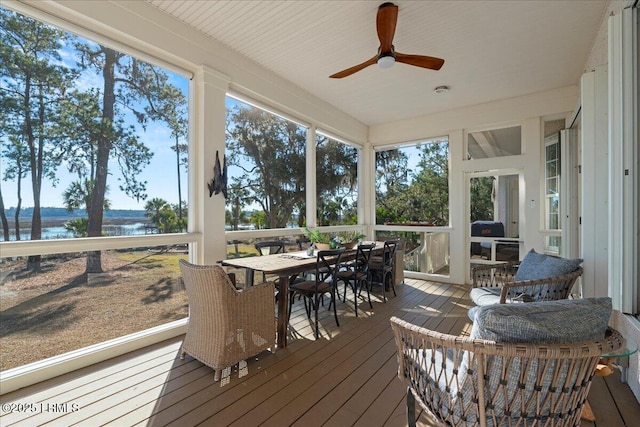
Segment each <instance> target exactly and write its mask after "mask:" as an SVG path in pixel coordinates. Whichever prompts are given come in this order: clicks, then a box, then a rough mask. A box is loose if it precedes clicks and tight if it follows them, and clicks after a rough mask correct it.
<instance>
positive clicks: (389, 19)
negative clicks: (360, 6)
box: [329, 3, 444, 79]
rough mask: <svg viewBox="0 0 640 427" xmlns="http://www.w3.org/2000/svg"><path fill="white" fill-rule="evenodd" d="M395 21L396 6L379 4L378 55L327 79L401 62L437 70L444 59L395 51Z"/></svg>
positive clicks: (377, 18)
mask: <svg viewBox="0 0 640 427" xmlns="http://www.w3.org/2000/svg"><path fill="white" fill-rule="evenodd" d="M397 21H398V6H396V5H395V4H393V3H383V4H381V5H380V6H379V7H378V16H377V17H376V28H377V30H378V39H379V40H380V47H379V48H378V54H377V55H375V56H374V57H373V58H371V59H369V60H367V61H365V62H363V63H362V64H358V65H356V66H354V67H351V68H347V69H346V70H342V71H339V72H337V73H335V74H332V75H330V76H329V77H330V78H332V79H341V78H343V77H347V76H350V75H351V74H353V73H356V72H358V71H360V70H362V69H364V68H366V67H368V66H369V65H373V64H378V65H379V66H380V68H389V67H391V66H392V65H393V64H394V63H395V62H403V63H405V64H409V65H414V66H416V67H422V68H428V69H430V70H439V69H440V68H441V67H442V65H443V64H444V59H440V58H434V57H432V56H423V55H407V54H405V53H400V52H396V51H395V48H394V46H393V35H394V33H395V32H396V22H397Z"/></svg>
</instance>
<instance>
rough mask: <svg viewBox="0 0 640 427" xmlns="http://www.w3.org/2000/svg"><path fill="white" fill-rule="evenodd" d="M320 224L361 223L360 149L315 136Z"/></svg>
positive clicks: (321, 136)
mask: <svg viewBox="0 0 640 427" xmlns="http://www.w3.org/2000/svg"><path fill="white" fill-rule="evenodd" d="M316 193H317V195H318V197H317V200H318V202H317V210H318V213H317V224H318V225H319V226H322V225H348V224H357V223H358V205H357V202H358V149H357V148H355V147H350V146H348V145H347V144H345V143H343V142H340V141H337V140H336V139H333V138H330V137H328V136H325V135H322V134H320V133H318V134H317V135H316Z"/></svg>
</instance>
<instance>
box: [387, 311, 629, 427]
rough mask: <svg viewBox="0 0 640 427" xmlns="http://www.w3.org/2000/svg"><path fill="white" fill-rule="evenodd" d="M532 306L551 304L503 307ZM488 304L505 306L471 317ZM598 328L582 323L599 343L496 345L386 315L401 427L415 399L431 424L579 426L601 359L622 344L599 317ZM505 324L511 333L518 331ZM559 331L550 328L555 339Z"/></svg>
mask: <svg viewBox="0 0 640 427" xmlns="http://www.w3.org/2000/svg"><path fill="white" fill-rule="evenodd" d="M563 302H571V301H570V300H565V301H563ZM538 304H542V305H545V304H553V302H551V303H532V304H509V305H510V306H519V307H526V306H530V305H531V306H535V305H538ZM493 307H506V306H505V305H501V306H487V307H481V308H480V311H479V313H478V316H481V317H482V315H483V314H485V315H486V314H487V313H486V311H487V310H493ZM609 307H610V305H609ZM531 308H533V307H531ZM589 308H590V307H586V308H585V309H587V310H588V309H589ZM543 310H544V308H543ZM563 310H566V307H564V306H562V307H559V308H558V310H557V313H556V314H557V316H556V317H559V316H563ZM609 312H610V310H609ZM516 317H517V316H516ZM587 317H588V316H587ZM580 318H581V317H580V316H577V317H575V319H580ZM476 319H477V320H476V321H478V317H476ZM575 319H574V320H575ZM503 320H504V319H500V322H503ZM553 320H554V321H556V323H557V318H554V319H553ZM503 323H506V322H503ZM600 323H603V324H604V326H605V329H604V330H599V331H588V328H589V327H591V328H593V327H592V325H591V324H590V323H589V322H586V324H584V325H582V326H584V332H585V333H587V334H589V333H593V332H596V333H601V336H602V338H601V339H592V340H586V341H580V342H572V340H571V335H570V334H571V332H567V333H566V339H567V341H568V342H567V343H564V342H562V341H561V340H560V341H558V340H555V341H554V342H552V343H544V342H498V341H494V340H486V339H479V338H476V339H474V338H466V337H459V336H453V335H448V334H443V333H439V332H435V331H431V330H428V329H425V328H422V327H419V326H417V325H413V324H411V323H409V322H406V321H404V320H401V319H398V318H396V317H393V318H391V327H392V329H393V333H394V335H395V341H396V346H397V349H398V364H399V367H398V377H399V378H400V379H401V380H402V381H406V382H407V383H408V387H407V396H406V404H407V421H408V425H409V426H415V425H416V424H415V415H416V413H415V401H416V400H417V401H418V403H419V405H420V406H421V407H422V408H423V409H424V411H425V414H426V415H427V417H428V418H429V419H430V420H431V421H433V422H434V424H433V425H437V426H448V427H458V426H464V427H471V426H474V427H475V426H480V427H487V426H491V427H498V426H500V427H502V426H505V427H506V426H522V427H526V426H543V425H544V426H555V427H559V426H572V427H575V426H579V425H580V416H581V413H582V408H583V406H584V405H585V403H586V401H587V395H588V393H589V389H590V387H591V381H592V379H593V377H594V374H595V371H596V366H597V364H598V361H599V359H600V355H601V354H603V353H608V352H611V351H614V350H616V349H618V348H620V347H621V346H622V344H623V338H622V336H621V335H620V334H619V333H618V332H617V331H614V330H609V331H608V332H609V333H608V334H607V333H606V332H605V331H606V330H607V328H606V320H605V321H604V322H600ZM504 326H505V328H504V330H505V331H506V330H508V331H510V333H512V334H518V333H520V332H521V331H519V330H514V329H513V325H504ZM563 326H565V325H563V324H562V323H560V324H556V325H554V326H553V328H555V333H556V336H557V337H559V336H561V335H562V334H563V331H562V327H563ZM578 326H580V325H578ZM474 328H475V324H474ZM534 329H535V328H534ZM567 329H568V328H567ZM537 332H538V331H535V330H534V333H537ZM558 334H560V335H558ZM472 335H473V332H472ZM543 335H544V334H543ZM585 336H587V335H581V334H580V333H578V334H577V337H582V338H584V337H585ZM533 341H536V340H533ZM552 341H553V340H552ZM430 425H432V424H430Z"/></svg>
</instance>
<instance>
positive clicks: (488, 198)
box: [469, 176, 495, 222]
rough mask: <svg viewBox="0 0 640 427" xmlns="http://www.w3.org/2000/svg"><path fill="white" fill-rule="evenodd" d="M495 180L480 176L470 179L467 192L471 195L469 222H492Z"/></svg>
mask: <svg viewBox="0 0 640 427" xmlns="http://www.w3.org/2000/svg"><path fill="white" fill-rule="evenodd" d="M494 181H495V178H494V177H492V176H482V177H477V178H473V179H471V182H470V188H469V192H470V193H471V206H470V208H471V218H470V219H471V222H474V221H485V220H492V219H493V218H494V216H493V186H494Z"/></svg>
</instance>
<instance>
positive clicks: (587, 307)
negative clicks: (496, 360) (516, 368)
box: [471, 297, 611, 343]
mask: <svg viewBox="0 0 640 427" xmlns="http://www.w3.org/2000/svg"><path fill="white" fill-rule="evenodd" d="M610 317H611V298H608V297H602V298H585V299H575V300H558V301H543V302H531V303H527V304H501V305H494V306H485V307H480V308H479V309H478V310H477V311H476V313H475V318H474V322H473V328H472V330H471V338H483V339H487V340H491V341H496V342H523V343H573V342H581V341H592V340H599V339H602V338H604V334H605V331H606V329H607V325H608V322H609V318H610Z"/></svg>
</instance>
